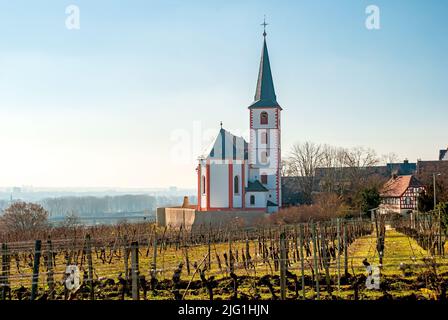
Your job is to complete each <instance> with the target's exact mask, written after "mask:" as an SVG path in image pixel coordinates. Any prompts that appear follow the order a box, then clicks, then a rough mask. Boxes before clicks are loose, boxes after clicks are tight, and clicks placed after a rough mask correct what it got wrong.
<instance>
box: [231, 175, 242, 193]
mask: <svg viewBox="0 0 448 320" xmlns="http://www.w3.org/2000/svg"><path fill="white" fill-rule="evenodd" d="M233 192H234V193H235V194H239V193H240V178H239V177H238V176H235V178H233Z"/></svg>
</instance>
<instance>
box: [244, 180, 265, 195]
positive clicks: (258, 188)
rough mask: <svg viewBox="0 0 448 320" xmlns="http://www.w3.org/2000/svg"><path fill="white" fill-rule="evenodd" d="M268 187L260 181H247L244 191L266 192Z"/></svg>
mask: <svg viewBox="0 0 448 320" xmlns="http://www.w3.org/2000/svg"><path fill="white" fill-rule="evenodd" d="M266 191H268V189H266V188H265V187H264V186H263V185H262V184H261V182H260V181H258V180H255V181H253V182H252V181H249V182H248V186H247V188H246V192H266Z"/></svg>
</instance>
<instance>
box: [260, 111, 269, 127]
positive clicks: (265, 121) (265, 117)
mask: <svg viewBox="0 0 448 320" xmlns="http://www.w3.org/2000/svg"><path fill="white" fill-rule="evenodd" d="M260 124H268V113H267V112H265V111H263V112H262V113H261V114H260Z"/></svg>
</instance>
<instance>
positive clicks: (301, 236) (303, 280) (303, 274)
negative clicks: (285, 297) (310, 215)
mask: <svg viewBox="0 0 448 320" xmlns="http://www.w3.org/2000/svg"><path fill="white" fill-rule="evenodd" d="M303 229H304V225H300V229H299V245H300V269H301V270H302V298H303V299H306V294H305V256H304V254H303V233H304V230H303Z"/></svg>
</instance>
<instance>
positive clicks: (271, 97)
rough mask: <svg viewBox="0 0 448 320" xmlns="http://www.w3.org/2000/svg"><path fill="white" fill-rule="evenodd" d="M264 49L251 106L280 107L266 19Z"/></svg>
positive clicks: (264, 24) (264, 23)
mask: <svg viewBox="0 0 448 320" xmlns="http://www.w3.org/2000/svg"><path fill="white" fill-rule="evenodd" d="M262 26H263V27H264V32H263V49H262V51H261V61H260V69H259V71H258V81H257V88H256V91H255V98H254V102H253V103H252V104H251V105H250V106H249V108H260V107H280V105H279V104H278V103H277V97H276V95H275V90H274V81H273V80H272V73H271V64H270V62H269V54H268V47H267V44H266V26H267V23H266V21H265V22H263V24H262Z"/></svg>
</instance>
